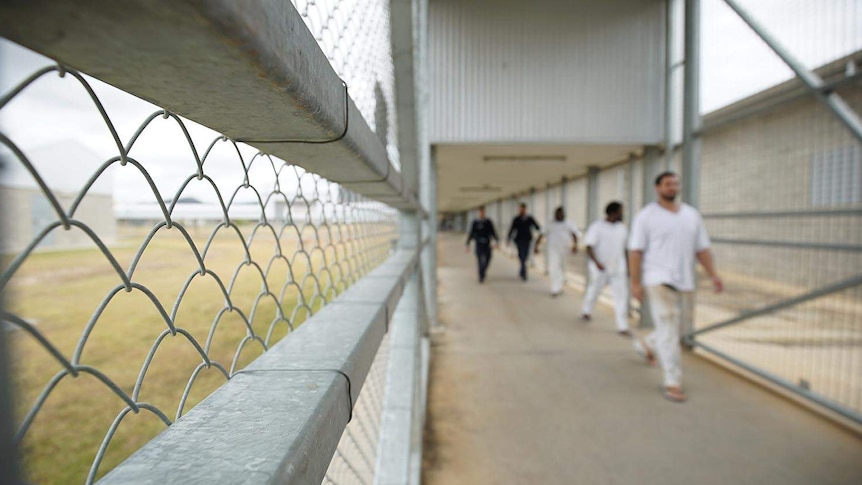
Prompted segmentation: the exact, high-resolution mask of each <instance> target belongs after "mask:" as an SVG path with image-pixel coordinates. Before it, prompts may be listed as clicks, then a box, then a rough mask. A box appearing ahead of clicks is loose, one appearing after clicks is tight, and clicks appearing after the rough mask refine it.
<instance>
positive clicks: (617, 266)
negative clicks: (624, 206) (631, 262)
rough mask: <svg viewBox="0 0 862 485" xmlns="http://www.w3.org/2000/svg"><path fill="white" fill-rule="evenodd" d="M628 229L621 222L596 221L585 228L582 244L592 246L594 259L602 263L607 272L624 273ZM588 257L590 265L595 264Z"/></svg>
mask: <svg viewBox="0 0 862 485" xmlns="http://www.w3.org/2000/svg"><path fill="white" fill-rule="evenodd" d="M627 237H628V231H627V230H626V226H625V224H623V223H622V222H608V221H607V220H601V221H596V222H593V223H592V224H590V228H589V229H587V237H586V238H585V239H584V244H586V245H587V246H591V247H592V248H593V253H594V254H595V255H596V259H598V260H599V262H600V263H602V266H604V267H605V272H607V273H613V274H617V273H625V271H626V238H627ZM595 264H596V263H595V262H593V260H592V259H590V265H591V266H595Z"/></svg>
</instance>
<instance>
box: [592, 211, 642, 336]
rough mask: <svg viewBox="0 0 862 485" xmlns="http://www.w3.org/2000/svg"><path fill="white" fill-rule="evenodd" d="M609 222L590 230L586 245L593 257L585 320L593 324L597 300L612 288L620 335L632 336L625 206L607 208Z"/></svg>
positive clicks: (606, 218)
mask: <svg viewBox="0 0 862 485" xmlns="http://www.w3.org/2000/svg"><path fill="white" fill-rule="evenodd" d="M605 215H606V217H605V219H604V220H599V221H595V222H593V223H592V224H591V225H590V228H589V229H588V230H587V236H586V238H585V239H584V244H586V246H587V256H589V258H590V260H589V265H588V270H589V274H590V284H589V286H588V287H587V294H586V295H585V296H584V306H583V312H582V318H583V319H584V320H586V321H589V320H590V318H591V314H592V312H593V307H594V306H595V304H596V300H597V299H598V298H599V294H601V292H602V290H603V289H604V288H605V286H608V285H610V287H611V296H612V297H613V299H614V316H615V321H616V325H617V332H618V333H619V334H620V335H622V336H624V337H630V336H631V331H630V330H629V318H628V313H629V288H628V281H627V280H626V273H627V270H628V268H627V265H626V264H627V263H626V238H627V237H628V231H626V226H625V225H624V224H623V223H622V220H623V206H622V204H620V203H619V202H611V203H610V204H608V205H607V207H606V208H605Z"/></svg>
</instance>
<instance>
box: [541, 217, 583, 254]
mask: <svg viewBox="0 0 862 485" xmlns="http://www.w3.org/2000/svg"><path fill="white" fill-rule="evenodd" d="M572 233H574V234H575V235H577V236H580V235H581V232H580V231H578V226H576V225H575V223H573V222H569V221H551V222H549V223H548V224H546V225H545V230H544V231H542V235H544V236H545V237H546V238H548V251H556V252H558V253H565V252H567V251H571V248H572V246H573V245H574V241H572Z"/></svg>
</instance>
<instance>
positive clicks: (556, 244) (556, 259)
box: [535, 207, 580, 298]
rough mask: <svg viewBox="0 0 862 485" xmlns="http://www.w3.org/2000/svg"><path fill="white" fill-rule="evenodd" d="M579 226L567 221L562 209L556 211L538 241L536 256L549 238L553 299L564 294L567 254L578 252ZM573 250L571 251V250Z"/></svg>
mask: <svg viewBox="0 0 862 485" xmlns="http://www.w3.org/2000/svg"><path fill="white" fill-rule="evenodd" d="M579 234H580V231H578V226H576V225H575V223H573V222H569V221H567V220H566V213H565V211H564V210H563V208H562V207H557V210H555V211H554V221H553V222H551V223H550V224H548V225H546V226H545V230H544V231H543V232H542V233H541V234H539V239H537V240H536V248H535V252H536V254H539V244H541V242H542V240H543V239H544V238H546V237H547V238H548V273H550V276H551V297H552V298H556V297H557V296H559V295H560V293H562V292H563V283H564V282H565V274H566V254H567V253H569V252H572V253H577V252H578V235H579ZM569 248H571V251H570V250H569Z"/></svg>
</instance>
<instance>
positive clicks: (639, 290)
mask: <svg viewBox="0 0 862 485" xmlns="http://www.w3.org/2000/svg"><path fill="white" fill-rule="evenodd" d="M655 187H656V194H657V196H658V197H657V201H656V202H653V203H651V204H648V205H646V206H645V207H644V208H643V209H641V211H640V213H638V215H637V217H635V220H634V224H633V225H632V234H631V240H630V241H629V251H630V252H629V272H630V274H631V285H632V296H634V297H635V298H637V299H638V300H643V296H644V293H646V296H647V298H649V307H650V313H651V314H652V318H653V322H654V323H655V331H653V332H652V333H651V334H650V335H649V336H648V337H647V338H646V339H645V341H641V340H636V341H635V349H636V350H637V351H638V353H640V354H641V355H642V356H644V357H646V359H647V360H648V361H649V362H650V363H652V361H653V355H654V354H655V355H657V356H658V362H659V364H660V365H661V368H662V370H663V372H664V384H663V386H662V395H663V396H664V397H665V398H667V399H669V400H671V401H674V402H682V401H685V398H686V396H685V393H684V392H683V389H682V367H681V362H680V342H679V335H680V327H682V328H684V329H685V330H689V329H691V327H692V324H693V316H694V313H693V311H692V310H693V308H694V288H695V275H694V263H695V259H697V261H699V262H700V264H701V265H703V267H704V269H705V270H706V272H707V274H708V275H709V277H710V279H711V280H712V284H713V287H714V288H715V291H716V292H717V293H718V292H721V291H722V289H723V284H722V281H721V278H719V277H718V273H716V272H715V268H714V267H713V264H712V253H711V252H710V249H709V248H710V242H709V236H708V235H707V233H706V229H705V228H704V227H703V220H702V218H701V216H700V213H698V211H697V209H695V208H694V207H691V206H690V205H687V204H681V203H678V202H676V197H677V195H678V194H679V189H680V183H679V177H677V175H676V174H675V173H673V172H665V173H662V174H661V175H659V176H658V178H656V181H655Z"/></svg>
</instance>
